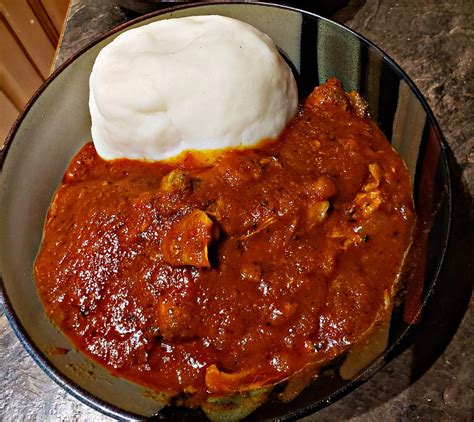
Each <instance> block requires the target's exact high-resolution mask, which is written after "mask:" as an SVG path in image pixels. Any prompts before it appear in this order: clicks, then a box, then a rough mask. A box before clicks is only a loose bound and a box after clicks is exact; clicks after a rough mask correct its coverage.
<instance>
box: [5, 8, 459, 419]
mask: <svg viewBox="0 0 474 422" xmlns="http://www.w3.org/2000/svg"><path fill="white" fill-rule="evenodd" d="M203 14H221V15H225V16H230V17H234V18H237V19H240V20H242V21H245V22H248V23H250V24H251V25H254V26H255V27H257V28H259V29H260V30H262V31H263V32H266V33H267V34H268V35H270V37H272V39H273V40H274V41H275V43H276V44H277V46H278V47H279V49H280V51H281V53H282V54H283V55H284V56H285V58H286V59H287V60H288V61H289V62H290V64H291V66H292V68H293V70H294V72H295V74H296V77H297V81H298V86H299V91H300V95H301V96H306V95H307V94H308V93H309V92H310V91H311V90H312V88H314V86H316V85H318V84H319V83H323V82H325V81H326V79H327V78H329V77H333V76H335V77H336V78H338V79H339V80H341V81H342V83H343V85H344V88H345V90H346V91H349V90H352V89H356V90H358V91H359V92H360V93H361V94H362V95H363V96H364V97H365V98H366V99H367V101H368V103H369V107H370V111H371V115H372V117H373V119H374V120H375V121H376V122H377V123H378V125H379V127H380V128H381V129H382V130H383V132H384V133H385V135H386V136H387V138H388V139H389V140H390V141H391V143H392V145H393V146H394V148H395V149H396V150H397V151H398V153H399V154H400V155H401V156H402V158H403V159H404V160H405V162H406V164H407V166H408V168H409V170H410V173H411V175H412V181H413V185H414V196H415V202H416V208H417V212H418V213H420V212H421V213H428V214H429V213H430V212H431V213H433V212H434V211H435V209H436V210H437V212H436V215H435V218H434V221H433V229H432V230H431V233H430V238H429V245H428V252H427V260H426V268H425V270H424V271H425V280H424V290H423V296H422V298H421V300H420V303H422V302H423V300H424V298H425V297H426V295H427V293H428V292H429V290H430V288H431V287H432V284H433V282H434V280H435V279H436V276H437V273H438V271H439V267H440V265H441V261H442V258H443V254H444V250H445V246H446V241H447V235H448V228H449V218H450V191H449V177H448V168H447V164H446V157H445V154H444V149H443V148H444V147H443V141H442V136H441V133H440V131H439V128H438V126H437V124H436V122H435V121H434V118H433V116H432V114H431V112H430V111H429V108H428V106H427V105H426V102H425V101H424V100H423V98H422V97H421V95H420V94H419V92H418V91H417V89H416V88H415V87H414V85H413V84H412V82H411V81H410V80H409V79H408V78H407V77H406V75H405V74H404V73H403V72H402V71H401V70H400V69H399V68H398V66H397V65H396V64H394V63H393V62H392V61H391V60H390V59H389V58H387V57H386V56H385V55H384V54H383V52H381V51H380V50H379V49H377V48H376V47H374V46H373V45H371V44H370V43H368V42H367V41H365V40H364V39H362V38H360V37H359V36H357V35H356V34H354V33H353V32H351V31H349V30H347V29H346V28H344V27H342V26H339V25H337V24H334V23H332V22H330V21H328V20H325V19H323V18H319V17H317V16H315V15H312V14H308V13H304V12H302V11H297V10H293V9H289V8H284V7H277V6H269V5H263V4H215V5H197V6H194V7H188V8H181V9H178V10H175V11H173V12H165V13H162V14H158V15H155V16H152V17H149V18H146V19H141V20H140V21H138V22H136V23H134V24H133V25H129V27H135V26H140V25H144V24H147V23H150V22H152V21H155V20H159V19H165V18H170V17H181V16H189V15H203ZM122 31H123V28H122V29H120V30H118V31H115V32H113V34H111V35H109V36H108V37H107V38H105V39H102V40H101V41H100V42H98V43H96V44H95V45H93V46H92V47H91V48H89V49H87V50H86V51H84V52H82V54H80V55H79V56H78V57H77V58H75V59H74V60H73V61H71V62H69V64H68V65H67V66H66V67H63V68H62V69H61V70H60V71H59V72H56V73H55V74H54V75H53V77H52V78H51V79H49V80H48V81H47V83H46V84H45V86H43V87H42V88H41V90H40V93H39V95H37V96H36V97H35V98H34V100H33V101H32V102H31V103H30V104H29V106H28V107H27V110H26V112H25V114H23V116H22V117H21V118H20V120H19V122H17V124H16V126H15V127H14V129H13V130H12V132H11V134H10V138H9V140H8V142H9V147H8V150H7V151H5V152H4V157H3V166H2V169H1V173H0V274H1V278H2V280H3V295H4V297H3V300H4V304H5V310H6V313H7V316H8V317H9V319H10V322H11V324H12V326H13V328H14V329H15V331H16V333H17V335H18V336H19V337H20V339H21V340H22V342H23V343H24V345H25V347H26V348H27V350H28V351H29V352H30V353H31V354H32V356H33V357H34V358H35V360H36V361H37V362H38V363H39V364H40V366H42V367H43V369H45V371H46V372H47V373H48V374H49V375H50V376H51V377H52V378H53V379H54V380H55V381H57V382H58V383H60V384H61V385H62V386H63V387H65V388H66V389H67V390H68V391H70V392H71V393H72V394H74V395H75V396H76V397H78V398H80V399H81V400H83V401H85V402H86V403H88V404H89V405H91V406H93V407H95V408H97V409H98V410H101V411H103V412H104V413H107V414H109V415H112V416H119V417H132V416H134V415H135V416H151V415H154V414H155V413H156V412H157V411H158V410H159V409H160V405H159V404H158V403H157V402H156V401H155V400H154V399H153V397H152V395H151V394H147V392H146V391H144V389H143V388H142V387H140V386H137V385H135V384H133V383H130V382H128V381H125V380H122V379H119V378H116V377H113V376H111V375H110V374H109V373H108V372H107V371H106V370H104V369H103V368H101V367H99V366H97V365H96V364H95V363H93V362H91V361H90V360H89V359H87V358H86V357H84V356H83V355H82V354H80V353H78V352H76V351H74V349H73V348H71V345H70V344H69V342H68V340H67V339H66V338H65V336H64V335H63V334H62V333H61V332H59V331H58V330H57V329H56V328H55V327H54V326H53V325H52V324H51V323H50V322H49V320H48V319H47V318H46V316H45V314H44V310H43V307H42V305H41V303H40V301H39V298H38V296H37V294H36V290H35V284H34V280H33V278H32V266H33V262H34V259H35V256H36V253H37V250H38V247H39V244H40V241H41V234H42V227H43V223H44V219H45V215H46V212H47V209H48V206H49V204H50V200H51V198H52V195H53V194H54V192H55V190H56V188H57V186H58V184H59V183H60V181H61V178H62V175H63V172H64V170H65V168H66V166H67V164H68V162H69V160H70V159H71V158H72V156H73V154H74V153H75V152H76V151H77V150H78V149H79V148H80V147H81V146H82V145H83V144H84V143H85V142H87V141H88V140H90V138H91V134H90V117H89V111H88V78H89V74H90V71H91V68H92V65H93V63H94V60H95V57H96V56H97V54H98V52H99V51H100V49H101V48H102V47H104V46H105V45H106V44H108V43H109V42H111V41H112V40H113V39H114V38H115V37H116V36H117V35H118V34H120V33H121V32H122ZM420 265H424V263H420ZM406 328H407V324H405V323H403V321H402V320H401V318H399V317H397V316H396V317H395V318H394V321H393V322H392V328H391V336H390V344H389V349H388V352H390V350H391V349H392V348H393V346H394V345H395V344H396V343H397V342H398V341H399V340H400V338H401V336H402V335H403V333H405V331H406ZM52 347H65V348H68V349H71V351H70V352H69V353H67V354H65V355H58V354H56V355H55V354H52V353H50V352H51V350H52V349H51V348H52ZM386 356H387V353H386V354H385V355H384V356H383V357H382V358H381V359H379V361H377V362H376V363H374V364H373V365H372V366H371V367H370V368H369V369H368V370H367V371H366V372H364V373H363V374H362V375H360V376H359V377H358V379H356V380H353V381H350V382H348V381H346V382H343V381H341V380H338V379H336V378H334V379H330V380H325V381H324V382H317V383H316V384H314V385H312V386H311V387H310V388H308V389H306V390H305V391H304V392H303V393H302V394H301V395H300V396H299V397H298V398H297V399H296V400H294V401H293V402H290V403H287V404H283V403H279V402H277V401H272V402H271V403H267V404H266V405H264V406H262V407H261V408H260V409H259V410H257V412H256V413H254V414H253V415H252V416H251V419H268V418H276V417H280V418H281V417H283V418H286V417H295V416H297V415H300V416H301V415H303V414H305V413H308V412H310V411H313V410H315V409H316V408H318V407H322V406H324V405H325V404H327V403H328V402H330V401H331V400H334V399H335V398H336V397H338V396H340V395H341V394H343V393H344V392H345V391H348V390H349V389H350V388H353V387H354V386H355V385H356V384H357V383H358V382H360V381H361V380H363V379H365V378H367V377H368V376H369V375H370V374H371V373H372V372H373V371H374V370H375V369H377V368H378V367H379V366H380V365H381V364H382V363H383V360H384V358H386ZM166 412H167V415H169V416H170V415H172V414H173V415H175V416H178V417H180V416H184V415H187V416H192V417H193V418H201V417H202V414H200V413H197V411H189V410H179V409H169V410H166Z"/></svg>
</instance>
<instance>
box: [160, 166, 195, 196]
mask: <svg viewBox="0 0 474 422" xmlns="http://www.w3.org/2000/svg"><path fill="white" fill-rule="evenodd" d="M190 186H191V179H190V178H189V176H188V175H187V174H186V173H185V172H184V171H183V170H181V169H174V170H171V171H170V172H169V173H168V174H167V175H166V176H164V177H163V179H162V180H161V189H162V190H163V191H165V192H169V193H175V192H180V191H185V190H186V189H188V188H189V187H190Z"/></svg>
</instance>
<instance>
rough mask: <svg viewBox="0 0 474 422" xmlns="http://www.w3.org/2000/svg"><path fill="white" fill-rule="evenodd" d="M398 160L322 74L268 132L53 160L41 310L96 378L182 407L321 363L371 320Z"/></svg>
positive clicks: (389, 240) (405, 240)
mask: <svg viewBox="0 0 474 422" xmlns="http://www.w3.org/2000/svg"><path fill="white" fill-rule="evenodd" d="M414 219H415V215H414V211H413V205H412V196H411V189H410V180H409V175H408V172H407V169H406V167H405V165H404V163H403V162H402V160H401V159H400V158H399V157H398V155H397V154H396V153H395V152H394V150H393V149H392V147H391V146H390V144H389V143H388V142H387V140H386V139H385V138H384V136H383V134H382V133H381V131H380V130H379V129H378V128H377V127H376V125H375V124H374V123H373V122H372V121H371V120H370V118H369V117H368V116H367V115H366V112H365V105H364V103H363V100H361V98H360V97H359V96H358V95H357V94H356V93H350V94H346V93H344V91H343V90H342V87H341V85H340V83H339V82H338V81H336V80H334V79H333V80H329V81H328V82H327V83H326V84H324V85H321V86H320V87H317V88H316V89H315V90H314V91H313V93H312V94H311V95H310V96H309V97H308V98H307V100H306V102H305V104H304V105H303V106H302V108H301V110H300V112H299V113H298V115H297V116H296V117H295V118H294V120H293V121H292V122H291V123H290V124H289V125H288V127H287V128H286V129H285V131H284V132H283V133H282V135H281V136H280V137H279V139H278V140H277V141H275V142H272V143H268V142H267V143H262V144H261V145H259V146H258V147H257V148H254V149H247V150H233V151H225V152H224V153H223V154H222V155H221V156H220V157H219V158H218V159H217V160H215V161H208V162H207V161H206V160H205V159H202V156H201V157H197V156H196V155H195V154H192V153H187V154H185V155H183V156H182V157H181V158H180V159H179V160H176V161H175V162H172V163H171V162H168V163H161V162H158V163H146V162H140V161H131V160H126V159H121V160H115V161H109V162H107V161H104V160H102V159H101V158H100V157H99V156H98V155H97V153H96V151H95V149H94V146H93V144H92V143H88V144H86V145H85V146H84V147H83V148H82V149H81V150H80V151H79V152H78V153H77V155H76V156H75V157H74V159H73V160H72V162H71V163H70V165H69V167H68V169H67V171H66V173H65V175H64V178H63V181H62V184H61V186H60V187H59V189H58V191H57V193H56V195H55V197H54V200H53V202H52V205H51V207H50V210H49V213H48V216H47V222H46V226H45V233H44V239H43V243H42V245H41V249H40V251H39V254H38V256H37V259H36V263H35V278H36V282H37V289H38V292H39V294H40V297H41V299H42V301H43V303H44V305H45V308H46V311H47V314H48V317H49V318H50V319H51V320H52V321H53V322H54V323H55V324H56V325H57V326H58V327H59V328H60V329H61V330H62V331H63V332H65V333H66V334H67V336H68V337H69V338H70V339H71V341H72V342H73V344H74V345H75V346H76V347H77V348H78V349H79V350H81V351H83V352H85V353H86V354H87V355H89V356H90V357H92V358H93V359H95V360H96V361H98V362H99V363H101V364H103V365H105V366H106V367H107V368H108V369H109V370H110V371H111V372H112V373H114V374H116V375H118V376H121V377H125V378H128V379H130V380H134V381H136V382H138V383H140V384H142V385H145V386H147V387H150V388H152V389H155V390H158V391H162V392H166V393H168V394H169V395H171V396H173V395H176V394H180V393H183V392H185V393H186V394H188V395H189V396H192V397H193V400H194V401H193V400H191V401H190V403H191V404H194V405H198V404H199V403H200V402H202V401H204V400H206V398H207V397H209V396H213V395H225V394H230V393H234V392H241V391H245V390H249V389H253V388H256V387H259V386H264V385H270V384H274V383H276V382H278V381H280V380H283V379H285V378H287V377H291V376H292V374H295V373H296V372H297V371H299V370H301V369H302V368H305V367H307V366H308V365H309V364H314V363H315V362H316V363H317V365H318V366H322V365H324V364H326V363H328V362H330V361H331V360H333V359H334V358H335V357H336V356H338V355H340V354H341V353H343V352H345V351H346V350H348V348H350V347H351V346H353V345H356V344H358V343H360V342H362V341H364V340H365V339H366V338H367V336H369V334H370V332H371V331H372V330H373V329H374V327H376V326H377V324H379V323H380V322H381V321H385V320H387V318H388V317H389V315H390V313H391V310H392V303H393V297H394V294H395V293H396V290H397V288H396V287H397V286H396V284H397V283H396V280H397V275H398V273H399V271H400V265H401V263H402V261H403V257H404V254H405V252H406V250H407V248H408V246H409V244H410V239H411V233H412V227H413V224H414Z"/></svg>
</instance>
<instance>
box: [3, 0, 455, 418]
mask: <svg viewBox="0 0 474 422" xmlns="http://www.w3.org/2000/svg"><path fill="white" fill-rule="evenodd" d="M216 5H220V6H227V7H233V5H240V6H241V5H251V6H258V7H270V8H277V9H285V10H289V11H294V12H298V13H301V14H302V15H309V16H311V17H312V18H316V19H320V20H323V21H325V22H327V23H329V24H330V25H334V26H336V27H338V28H340V29H342V30H343V31H347V32H349V33H351V34H352V35H354V36H355V37H356V38H357V39H358V40H359V41H360V42H361V43H363V44H365V45H366V46H368V47H369V48H372V49H374V50H376V51H377V52H378V53H379V54H380V56H381V58H382V59H383V60H384V61H385V62H387V63H388V64H389V66H390V69H391V70H393V71H394V72H396V73H398V75H399V76H400V79H401V80H403V81H404V82H406V83H407V84H408V86H409V87H410V89H411V91H412V92H413V93H414V94H415V96H416V98H417V99H418V101H419V102H420V104H421V105H422V107H423V110H424V111H425V113H426V115H427V121H430V123H432V127H433V129H434V131H435V134H436V138H437V140H438V141H439V146H440V155H439V160H441V161H442V165H443V167H444V169H445V171H446V182H447V183H446V186H445V189H446V200H447V214H448V215H447V221H446V237H445V240H444V244H443V245H442V246H441V254H440V257H439V261H438V265H437V267H436V269H435V271H434V273H433V278H432V281H431V285H429V286H425V287H424V292H423V296H422V300H421V303H420V307H419V311H418V314H420V313H421V312H422V310H423V308H424V307H425V305H426V303H427V301H428V299H429V297H430V296H431V293H432V291H433V288H434V286H435V285H436V282H437V279H438V277H439V274H440V272H441V269H442V267H443V265H444V262H445V258H446V251H447V248H448V245H449V243H450V240H451V234H452V230H451V228H452V224H451V223H452V217H453V216H452V211H453V205H452V187H451V170H450V167H449V161H448V158H447V153H446V151H447V150H448V149H449V146H448V144H447V142H446V140H445V138H444V136H443V133H442V131H441V128H440V126H439V124H438V121H437V120H436V117H435V116H434V113H433V111H432V110H431V108H430V106H429V104H428V102H427V101H426V99H425V98H424V96H423V94H422V93H421V91H420V90H419V89H418V87H417V86H416V85H415V83H414V82H413V81H412V80H411V78H410V77H409V76H408V75H407V73H406V72H405V71H404V70H403V69H402V68H401V67H400V66H399V65H398V64H397V63H396V62H395V60H393V59H392V58H391V57H390V56H389V55H388V54H387V53H386V52H385V51H384V50H382V49H381V48H380V47H378V46H377V45H376V44H374V43H373V42H372V41H370V40H369V39H368V38H366V37H365V36H363V35H361V34H359V33H358V32H357V31H354V30H353V29H351V28H349V27H348V26H346V25H344V24H342V23H338V22H335V21H333V20H331V19H329V18H325V17H323V16H320V15H318V14H317V13H314V12H310V11H307V10H304V9H301V8H296V7H292V6H288V5H282V4H275V3H271V2H257V1H250V2H249V1H236V2H225V1H214V2H206V3H187V4H181V5H178V6H171V7H168V8H165V9H160V10H157V11H155V12H152V13H148V14H145V15H142V16H139V17H137V18H135V19H132V20H130V21H127V22H124V23H122V24H120V25H118V26H116V27H114V28H112V29H110V30H109V31H107V32H106V33H104V34H102V35H100V36H98V37H96V38H94V39H93V40H92V41H90V42H89V43H87V44H86V45H85V46H83V47H81V48H80V49H79V50H77V51H76V52H75V53H74V54H72V55H71V56H69V57H68V58H67V59H65V60H64V62H63V63H62V64H61V65H60V66H58V68H57V69H55V70H54V71H53V72H52V73H51V74H50V75H49V76H48V78H47V79H46V80H45V81H44V82H43V84H42V85H41V86H40V87H39V88H38V89H37V90H36V92H35V93H34V94H33V96H32V97H31V98H30V99H29V100H28V102H27V104H26V105H25V107H24V109H23V110H22V112H21V113H20V114H19V116H18V117H17V119H16V120H15V122H14V123H13V125H12V127H11V129H10V131H9V132H8V135H7V137H6V139H5V142H4V144H3V146H2V147H1V148H0V174H1V172H2V169H3V164H4V163H5V161H6V158H7V154H8V151H9V148H10V146H11V144H12V143H13V141H14V138H15V135H16V133H17V131H18V129H19V127H20V125H21V123H22V122H23V120H24V119H25V118H26V116H27V115H28V112H29V110H30V109H31V107H32V106H33V104H34V103H35V102H36V100H37V99H38V98H39V97H40V96H41V95H42V93H43V92H44V91H45V90H46V89H47V88H48V86H49V85H50V84H51V83H52V82H53V81H54V80H55V79H56V77H58V75H59V74H61V73H62V72H63V71H64V70H65V69H66V68H67V67H68V66H69V65H71V63H73V62H74V61H75V60H77V59H78V58H79V57H80V56H82V55H83V54H84V53H86V52H87V51H88V50H90V49H91V48H93V47H94V46H96V45H97V44H99V43H100V42H102V41H104V40H105V39H107V38H109V37H110V36H112V35H114V34H116V33H118V32H120V31H122V30H125V29H127V28H129V27H131V26H133V25H135V24H138V23H141V22H144V21H147V20H149V19H152V18H154V17H156V16H160V15H164V14H167V13H170V12H173V11H178V10H183V9H194V8H199V7H207V6H216ZM0 306H1V307H2V308H3V310H4V313H5V316H6V318H7V320H8V322H9V324H10V326H11V327H12V330H13V332H14V333H15V335H16V336H17V338H18V340H19V341H20V343H21V345H22V346H23V348H24V349H25V350H26V351H27V352H28V354H29V355H30V356H31V357H32V358H33V360H34V361H35V362H36V364H37V365H38V366H39V367H40V368H41V369H42V370H43V371H44V372H45V373H46V374H47V375H48V376H49V377H50V378H51V379H52V380H53V381H54V382H55V383H56V384H57V385H59V386H60V387H62V388H63V389H64V390H66V391H67V392H68V393H69V394H71V395H72V396H73V397H74V398H76V399H78V400H79V401H80V402H81V403H84V404H86V405H88V406H89V407H91V408H92V409H94V410H97V411H99V412H101V413H102V414H104V415H106V416H110V417H112V418H115V419H117V420H124V421H135V420H143V419H144V417H143V416H141V415H138V414H136V413H133V412H130V411H126V410H123V409H121V408H119V407H118V406H115V405H113V404H111V403H108V402H106V401H105V400H102V399H99V398H97V397H96V396H94V395H93V394H91V393H90V392H88V391H87V390H85V389H84V388H82V387H80V386H79V385H77V384H76V383H75V382H74V381H72V380H71V379H69V378H68V377H67V376H65V375H63V374H62V373H61V372H60V371H59V370H58V369H56V367H55V366H54V365H53V364H52V363H51V362H50V361H49V359H47V357H46V356H45V354H44V353H43V352H42V351H40V350H39V349H38V347H37V346H36V345H35V344H34V342H33V340H32V339H31V337H30V336H29V334H28V333H27V331H26V330H25V328H24V327H23V325H22V324H21V322H20V319H19V318H18V316H17V314H16V312H15V310H14V308H13V306H12V304H11V303H10V300H9V298H8V294H7V292H6V289H5V286H4V282H3V278H2V275H1V273H0ZM415 325H416V323H410V324H407V327H406V328H405V329H404V330H403V332H402V333H401V334H400V335H399V336H398V338H397V339H396V341H395V342H394V343H393V344H392V345H389V347H388V348H387V349H386V350H385V351H384V352H383V353H382V355H381V356H380V357H379V358H377V359H376V360H375V361H374V362H372V363H371V364H370V365H369V366H368V367H367V368H365V369H364V370H363V371H362V372H361V373H360V374H358V375H357V376H356V377H355V378H354V379H352V380H351V381H349V382H348V383H347V384H346V385H344V386H342V387H341V388H339V389H337V390H336V391H334V392H333V393H332V394H330V395H329V396H327V397H326V398H325V399H322V400H319V401H316V402H314V403H312V404H310V405H307V406H305V407H302V408H300V409H297V410H294V411H292V412H290V413H289V414H287V415H285V416H283V417H280V418H279V420H282V421H283V420H285V421H288V420H296V419H299V418H302V417H304V416H307V415H309V414H312V413H314V412H315V411H316V410H319V409H322V408H324V407H327V406H329V405H330V404H332V403H334V402H335V401H336V400H338V399H339V398H341V397H343V396H345V395H346V394H348V393H349V392H351V391H353V390H355V389H356V388H357V387H359V386H360V385H361V384H362V383H364V382H365V381H366V380H367V379H368V378H370V377H371V376H372V375H373V374H375V373H376V372H377V371H378V370H379V369H380V368H381V367H383V366H384V365H385V363H387V362H388V361H389V360H391V359H392V358H393V357H394V356H395V354H396V351H397V350H398V349H399V348H400V346H401V343H402V342H403V340H404V339H406V338H407V336H408V333H409V332H411V330H412V329H413V327H414V326H415ZM381 359H382V361H384V362H385V363H384V364H382V365H379V364H377V363H378V362H379V361H380V360H381Z"/></svg>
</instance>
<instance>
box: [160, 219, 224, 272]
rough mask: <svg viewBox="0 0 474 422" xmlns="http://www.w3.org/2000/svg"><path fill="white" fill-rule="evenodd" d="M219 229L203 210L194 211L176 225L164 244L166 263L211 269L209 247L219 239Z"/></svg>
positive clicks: (163, 251)
mask: <svg viewBox="0 0 474 422" xmlns="http://www.w3.org/2000/svg"><path fill="white" fill-rule="evenodd" d="M218 230H219V229H218V227H217V225H215V224H214V222H213V221H212V219H211V218H209V216H208V215H207V214H206V213H205V212H204V211H201V210H194V211H193V212H191V213H190V214H188V215H186V216H185V217H184V218H183V219H182V220H180V221H179V222H177V223H175V224H174V225H173V227H171V230H170V231H169V232H168V234H167V236H166V237H165V238H164V240H163V243H162V247H161V250H162V253H163V258H164V260H165V262H167V263H168V264H170V265H173V266H183V265H191V266H194V267H198V268H210V266H211V264H210V262H209V257H208V247H209V244H210V243H211V242H212V240H214V239H217V237H218Z"/></svg>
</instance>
